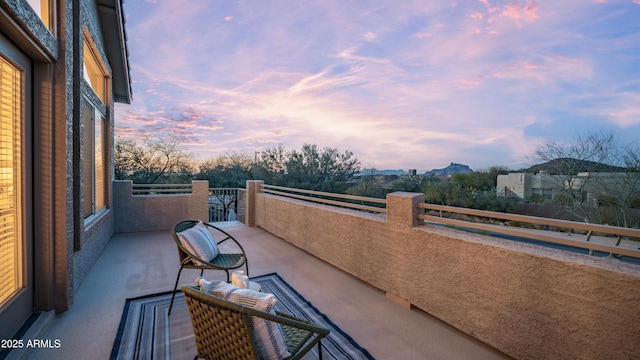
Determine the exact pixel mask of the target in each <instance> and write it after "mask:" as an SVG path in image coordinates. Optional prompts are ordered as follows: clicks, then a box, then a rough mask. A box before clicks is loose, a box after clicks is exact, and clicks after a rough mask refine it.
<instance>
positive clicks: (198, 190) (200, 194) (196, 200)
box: [188, 180, 209, 221]
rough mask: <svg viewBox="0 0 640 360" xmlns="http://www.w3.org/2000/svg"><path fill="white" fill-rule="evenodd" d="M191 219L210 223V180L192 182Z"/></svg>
mask: <svg viewBox="0 0 640 360" xmlns="http://www.w3.org/2000/svg"><path fill="white" fill-rule="evenodd" d="M190 202H191V204H190V206H189V212H190V214H189V216H188V217H189V218H192V219H200V220H202V221H209V180H192V181H191V197H190Z"/></svg>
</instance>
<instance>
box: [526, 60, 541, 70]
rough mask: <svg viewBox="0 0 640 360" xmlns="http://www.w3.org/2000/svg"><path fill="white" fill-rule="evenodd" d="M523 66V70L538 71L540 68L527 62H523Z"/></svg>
mask: <svg viewBox="0 0 640 360" xmlns="http://www.w3.org/2000/svg"><path fill="white" fill-rule="evenodd" d="M523 66H524V68H525V69H529V70H535V69H540V68H541V67H542V66H540V65H537V64H534V63H531V62H529V61H525V62H524V63H523Z"/></svg>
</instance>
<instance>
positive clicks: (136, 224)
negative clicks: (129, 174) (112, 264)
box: [113, 180, 209, 233]
mask: <svg viewBox="0 0 640 360" xmlns="http://www.w3.org/2000/svg"><path fill="white" fill-rule="evenodd" d="M132 185H133V183H132V182H131V181H128V180H117V181H114V182H113V204H114V215H115V232H116V233H118V232H136V231H155V230H168V229H171V228H172V227H173V225H174V224H175V223H177V222H178V221H180V220H184V219H198V220H202V221H208V220H209V182H208V181H198V180H196V181H193V182H192V192H191V194H176V195H136V196H133V195H132V193H131V189H132Z"/></svg>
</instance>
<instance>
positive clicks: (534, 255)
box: [247, 182, 640, 360]
mask: <svg viewBox="0 0 640 360" xmlns="http://www.w3.org/2000/svg"><path fill="white" fill-rule="evenodd" d="M259 188H260V187H259V182H251V183H250V182H248V183H247V224H248V225H250V226H259V227H261V228H263V229H265V230H266V231H269V232H271V233H273V234H274V235H277V236H279V237H281V238H283V239H284V240H286V241H288V242H290V243H292V244H294V245H296V246H298V247H300V248H302V249H304V250H306V251H307V252H309V253H311V254H313V255H315V256H317V257H318V258H321V259H323V260H325V261H327V262H329V263H331V264H333V265H334V266H336V267H338V268H340V269H342V270H344V271H346V272H348V273H350V274H352V275H354V276H356V277H357V278H359V279H361V280H363V281H365V282H367V283H369V284H371V285H373V286H375V287H377V288H379V289H381V290H383V291H385V292H387V293H388V294H392V296H390V297H392V298H396V297H399V298H401V299H406V301H407V302H408V303H410V304H412V306H415V307H417V308H420V309H422V310H424V311H426V312H427V313H429V314H431V315H433V316H436V317H438V318H440V319H441V320H443V321H445V322H447V323H448V324H450V325H452V326H454V327H456V328H458V329H460V330H462V331H464V332H466V333H468V334H470V335H472V336H474V337H476V338H477V339H479V340H481V341H483V342H485V343H487V344H489V345H491V346H493V347H495V348H496V349H498V350H500V351H502V352H504V353H506V354H508V355H510V356H513V357H514V358H517V359H554V360H555V359H578V358H579V359H631V358H640V342H639V341H638V334H640V269H639V268H638V266H635V265H631V264H623V263H620V262H618V261H617V260H613V259H598V258H593V257H588V256H585V255H579V254H573V253H569V252H566V251H561V250H554V249H549V248H545V247H539V246H535V245H530V244H524V243H517V242H513V241H508V240H502V239H497V238H493V237H490V236H483V235H478V234H471V233H467V232H463V231H459V230H454V229H449V228H445V227H439V226H430V225H429V226H428V225H423V224H422V223H421V222H419V221H416V219H415V216H416V215H417V213H418V211H420V210H419V209H418V208H417V206H416V204H417V203H419V202H421V201H424V197H423V196H422V195H421V194H413V193H393V194H389V195H388V196H387V216H386V217H385V216H384V215H375V214H366V213H362V212H359V211H355V210H347V209H340V208H336V207H331V206H326V205H321V204H313V203H310V202H305V201H301V200H296V199H290V198H285V197H281V196H275V195H270V194H264V193H261V192H260V191H259Z"/></svg>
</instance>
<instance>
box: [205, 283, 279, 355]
mask: <svg viewBox="0 0 640 360" xmlns="http://www.w3.org/2000/svg"><path fill="white" fill-rule="evenodd" d="M196 283H197V284H198V286H200V291H203V292H207V293H210V294H212V295H214V296H217V297H220V298H223V299H225V300H228V301H231V302H234V303H237V304H240V305H243V306H246V307H251V308H254V309H256V310H260V311H264V312H268V313H271V314H275V313H276V312H275V306H276V304H277V303H278V299H276V297H275V296H273V294H268V293H262V292H258V291H254V290H250V289H241V288H239V287H237V286H233V285H231V284H229V283H226V282H224V281H219V280H214V281H211V282H209V281H207V280H206V279H204V278H202V277H201V278H198V279H196ZM249 322H250V323H251V325H252V329H251V331H252V333H253V336H254V338H255V340H256V347H257V349H256V350H257V352H258V356H259V357H260V358H261V359H284V358H288V357H289V356H291V354H289V352H288V351H287V347H286V345H285V340H284V336H283V334H282V328H281V327H280V324H279V323H277V322H273V321H269V320H265V319H262V318H259V317H257V316H249Z"/></svg>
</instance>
